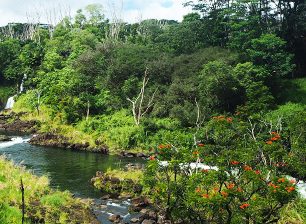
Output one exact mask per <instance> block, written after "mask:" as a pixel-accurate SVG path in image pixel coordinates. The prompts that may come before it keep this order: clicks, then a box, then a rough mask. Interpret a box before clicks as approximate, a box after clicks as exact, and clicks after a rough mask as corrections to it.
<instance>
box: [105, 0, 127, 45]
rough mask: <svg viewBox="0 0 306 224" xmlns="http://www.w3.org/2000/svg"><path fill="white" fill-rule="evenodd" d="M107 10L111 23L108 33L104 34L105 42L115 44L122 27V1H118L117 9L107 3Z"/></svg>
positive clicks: (110, 3) (112, 3)
mask: <svg viewBox="0 0 306 224" xmlns="http://www.w3.org/2000/svg"><path fill="white" fill-rule="evenodd" d="M108 10H109V12H110V16H111V23H110V27H109V30H108V32H107V33H106V37H105V38H106V40H108V41H111V42H116V41H118V40H119V34H120V32H121V30H122V27H123V19H122V11H123V1H122V0H121V1H120V6H119V8H118V7H116V5H115V3H114V2H111V1H109V2H108Z"/></svg>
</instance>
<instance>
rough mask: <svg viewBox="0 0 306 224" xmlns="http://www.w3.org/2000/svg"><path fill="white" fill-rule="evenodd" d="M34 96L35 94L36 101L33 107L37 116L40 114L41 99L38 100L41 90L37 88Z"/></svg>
mask: <svg viewBox="0 0 306 224" xmlns="http://www.w3.org/2000/svg"><path fill="white" fill-rule="evenodd" d="M36 96H37V102H36V105H35V107H36V111H37V115H38V116H39V115H40V104H41V101H40V97H41V91H39V90H37V91H36Z"/></svg>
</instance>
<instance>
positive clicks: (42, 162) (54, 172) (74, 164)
mask: <svg viewBox="0 0 306 224" xmlns="http://www.w3.org/2000/svg"><path fill="white" fill-rule="evenodd" d="M9 136H10V137H12V138H13V140H12V141H10V142H2V143H0V154H1V155H5V156H6V157H7V158H8V159H11V160H13V161H14V162H15V163H16V164H21V165H23V166H25V167H26V168H27V169H29V170H31V171H33V173H34V174H35V175H38V176H41V175H46V176H48V177H49V179H50V185H51V187H53V188H55V189H59V190H69V191H70V192H71V193H73V194H74V195H75V196H76V197H81V198H91V199H94V200H95V202H96V206H93V208H92V209H93V210H94V212H95V214H96V215H97V217H98V219H99V221H101V223H110V222H109V221H108V216H109V215H110V214H120V215H122V216H123V217H125V219H126V220H128V219H130V218H131V215H130V214H129V213H128V205H129V201H120V200H117V201H116V200H101V199H100V198H101V196H102V195H101V193H100V192H99V191H97V190H96V189H95V188H94V187H93V186H92V185H91V183H90V179H91V178H92V177H93V176H95V173H96V171H106V170H107V169H110V168H124V166H125V165H126V164H128V163H144V160H142V159H139V158H121V157H118V156H110V155H102V154H96V153H89V152H75V151H71V150H63V149H58V148H50V147H42V146H33V145H30V144H29V143H28V140H29V138H30V137H29V136H16V135H14V134H11V135H9Z"/></svg>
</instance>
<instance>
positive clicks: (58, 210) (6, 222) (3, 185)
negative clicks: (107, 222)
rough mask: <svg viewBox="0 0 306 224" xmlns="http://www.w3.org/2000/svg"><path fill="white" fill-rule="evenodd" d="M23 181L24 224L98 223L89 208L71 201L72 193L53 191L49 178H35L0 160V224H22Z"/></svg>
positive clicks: (19, 168)
mask: <svg viewBox="0 0 306 224" xmlns="http://www.w3.org/2000/svg"><path fill="white" fill-rule="evenodd" d="M21 179H22V181H23V184H24V198H25V223H50V224H51V223H88V224H89V223H90V224H91V223H97V221H96V220H95V218H94V217H93V215H92V214H91V213H90V210H89V207H88V205H85V204H83V203H82V202H81V201H80V200H79V199H75V198H72V195H71V194H70V193H69V192H60V191H56V190H51V189H50V187H49V186H48V184H49V181H48V179H47V178H46V177H35V176H34V175H33V174H31V173H30V172H29V171H25V170H24V168H21V167H17V166H15V165H13V163H11V162H9V161H7V160H6V159H5V158H3V157H1V158H0V223H2V224H15V223H16V224H19V223H21V219H22V209H21V208H22V197H21V190H20V188H21V185H20V184H21V183H20V181H21Z"/></svg>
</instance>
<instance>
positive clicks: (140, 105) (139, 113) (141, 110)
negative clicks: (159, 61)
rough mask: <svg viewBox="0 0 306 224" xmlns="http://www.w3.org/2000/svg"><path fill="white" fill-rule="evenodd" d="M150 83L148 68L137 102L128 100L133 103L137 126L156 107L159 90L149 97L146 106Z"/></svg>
mask: <svg viewBox="0 0 306 224" xmlns="http://www.w3.org/2000/svg"><path fill="white" fill-rule="evenodd" d="M148 82H149V78H148V68H146V71H145V74H144V77H143V81H142V87H141V89H140V92H139V94H138V96H137V97H136V99H135V100H131V99H130V98H127V100H128V101H130V102H131V103H132V112H133V116H134V121H135V124H136V125H137V126H138V125H139V124H140V120H141V118H142V117H143V116H144V115H145V114H146V113H147V112H148V111H149V109H150V108H151V107H152V106H153V105H154V103H153V100H154V98H155V94H156V92H157V89H156V90H155V91H154V93H153V94H152V96H151V97H149V99H148V102H147V104H146V106H144V104H145V102H144V100H145V90H146V86H147V84H148Z"/></svg>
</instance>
